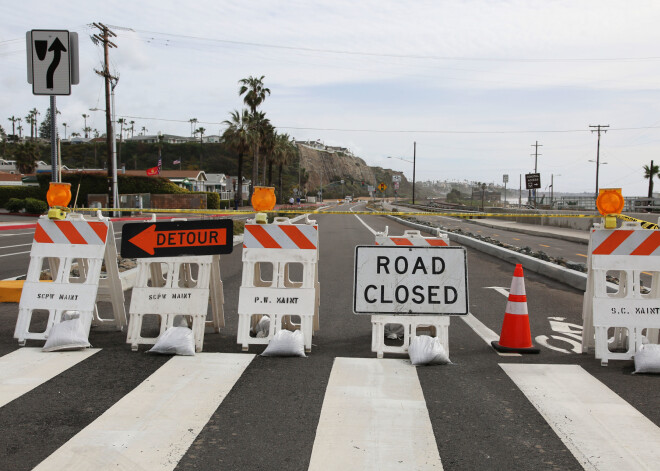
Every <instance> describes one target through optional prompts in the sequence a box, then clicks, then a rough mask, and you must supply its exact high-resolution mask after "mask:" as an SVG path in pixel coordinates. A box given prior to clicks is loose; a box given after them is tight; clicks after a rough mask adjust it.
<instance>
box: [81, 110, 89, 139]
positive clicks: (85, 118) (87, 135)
mask: <svg viewBox="0 0 660 471" xmlns="http://www.w3.org/2000/svg"><path fill="white" fill-rule="evenodd" d="M82 117H83V119H84V120H85V127H84V128H83V131H84V133H85V139H87V138H88V137H89V134H88V132H89V131H87V118H89V115H88V114H85V113H83V115H82Z"/></svg>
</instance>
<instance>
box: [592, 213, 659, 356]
mask: <svg viewBox="0 0 660 471" xmlns="http://www.w3.org/2000/svg"><path fill="white" fill-rule="evenodd" d="M587 266H588V270H589V271H588V275H587V289H586V291H585V293H584V301H583V305H582V320H583V331H582V351H583V352H584V353H587V352H588V350H589V348H594V347H595V356H596V358H597V359H600V360H601V364H602V365H607V363H608V361H609V360H630V359H632V357H633V355H634V354H635V352H636V351H637V350H638V349H639V347H640V346H641V345H642V342H643V338H644V336H645V337H646V338H647V340H648V341H649V342H651V343H658V329H659V328H660V230H657V229H655V230H651V229H642V227H641V226H640V225H639V224H638V223H635V222H624V223H623V224H622V226H621V227H620V228H619V229H604V228H603V225H602V224H594V227H593V229H592V230H591V237H590V239H589V255H588V259H587ZM642 272H645V273H647V274H650V276H651V283H650V290H649V291H648V292H647V293H643V292H642V285H641V274H642ZM617 274H618V278H619V289H618V291H617V292H615V293H608V292H607V279H606V278H607V276H608V275H617ZM610 329H611V330H610ZM624 329H625V330H624ZM610 335H613V339H612V341H610Z"/></svg>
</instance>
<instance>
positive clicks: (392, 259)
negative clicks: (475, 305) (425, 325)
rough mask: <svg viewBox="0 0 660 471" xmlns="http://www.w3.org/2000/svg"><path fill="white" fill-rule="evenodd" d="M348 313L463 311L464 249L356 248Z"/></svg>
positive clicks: (465, 309)
mask: <svg viewBox="0 0 660 471" xmlns="http://www.w3.org/2000/svg"><path fill="white" fill-rule="evenodd" d="M353 312H355V314H405V315H410V314H427V315H428V314H439V315H466V314H467V313H468V290H467V256H466V252H465V249H464V248H463V247H386V246H358V247H356V248H355V285H354V289H353Z"/></svg>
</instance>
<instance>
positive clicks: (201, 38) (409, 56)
mask: <svg viewBox="0 0 660 471" xmlns="http://www.w3.org/2000/svg"><path fill="white" fill-rule="evenodd" d="M113 27H114V28H117V29H119V28H121V29H125V30H128V31H134V32H137V33H144V34H157V35H161V36H169V37H173V38H181V39H191V40H195V41H210V42H216V43H224V44H233V45H238V46H250V47H263V48H269V49H284V50H289V51H305V52H320V53H326V54H342V55H353V56H371V57H387V58H398V59H422V60H453V61H466V62H470V61H476V62H638V61H657V60H660V57H655V56H651V57H609V58H573V59H568V58H555V59H549V58H505V57H464V56H432V55H422V54H395V53H386V52H366V51H349V50H345V49H323V48H312V47H302V46H285V45H281V44H268V43H258V42H250V41H236V40H231V39H220V38H209V37H205V36H193V35H187V34H174V33H164V32H160V31H148V30H140V29H132V28H124V27H120V26H113ZM154 39H155V38H154Z"/></svg>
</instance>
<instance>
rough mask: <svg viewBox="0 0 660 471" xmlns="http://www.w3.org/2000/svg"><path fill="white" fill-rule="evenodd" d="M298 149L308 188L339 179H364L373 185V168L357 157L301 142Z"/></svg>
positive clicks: (357, 180) (374, 178)
mask: <svg viewBox="0 0 660 471" xmlns="http://www.w3.org/2000/svg"><path fill="white" fill-rule="evenodd" d="M298 150H299V151H300V165H301V167H302V168H304V169H305V170H306V171H307V174H308V175H309V180H308V181H307V189H308V190H313V189H315V188H319V187H320V186H321V185H327V184H328V183H330V182H333V181H336V180H340V179H349V180H354V181H356V182H361V181H364V182H365V183H367V184H369V185H373V184H374V182H375V181H376V175H375V174H374V171H373V169H372V168H371V167H369V166H368V165H367V164H366V162H365V161H364V160H362V159H360V158H359V157H352V156H349V155H346V154H343V153H336V152H329V151H326V150H319V149H313V148H311V147H308V146H306V145H303V144H298Z"/></svg>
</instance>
